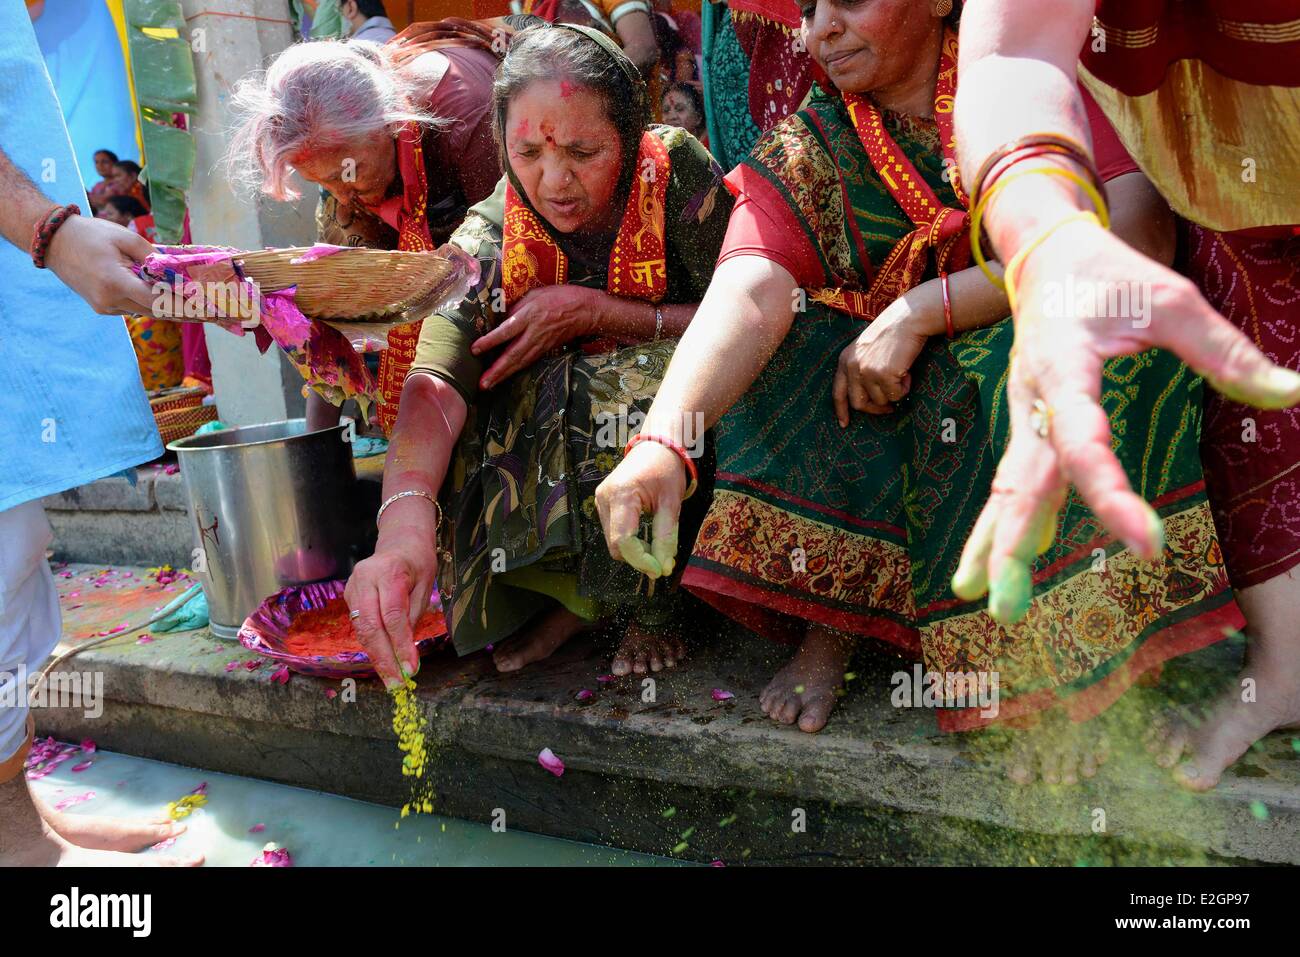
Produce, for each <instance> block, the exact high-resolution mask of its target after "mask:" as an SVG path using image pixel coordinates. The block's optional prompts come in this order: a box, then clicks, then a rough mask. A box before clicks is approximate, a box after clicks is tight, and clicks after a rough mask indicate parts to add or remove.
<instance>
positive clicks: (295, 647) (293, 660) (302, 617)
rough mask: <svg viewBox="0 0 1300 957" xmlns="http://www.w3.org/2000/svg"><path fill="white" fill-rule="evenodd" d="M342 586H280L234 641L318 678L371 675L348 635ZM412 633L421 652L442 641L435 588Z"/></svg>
mask: <svg viewBox="0 0 1300 957" xmlns="http://www.w3.org/2000/svg"><path fill="white" fill-rule="evenodd" d="M345 585H347V581H346V580H344V579H336V580H334V581H328V582H315V583H313V584H310V585H297V586H294V587H291V588H283V589H281V590H280V591H278V592H276V593H275V594H274V595H272V596H271V597H270V598H267V599H266V600H265V601H263V602H262V604H261V605H259V606H258V608H257V611H255V612H253V613H252V614H251V615H249V616H248V618H247V620H245V621H244V624H243V626H242V627H241V628H240V629H239V643H240V644H241V645H243V646H244V647H245V648H247V649H248V650H249V651H254V652H256V653H257V654H259V655H263V656H265V657H267V658H271V659H274V660H275V661H279V662H283V663H284V664H286V665H288V666H289V668H291V669H292V670H294V671H297V672H299V673H300V674H304V675H315V676H316V677H318V678H362V677H369V676H370V675H373V674H374V673H375V669H374V666H373V665H372V664H371V663H370V658H369V657H368V656H367V655H366V653H365V652H364V651H362V650H361V647H360V644H359V643H356V638H355V635H353V634H352V627H351V622H350V620H349V619H348V617H347V606H346V605H344V604H343V588H344V586H345ZM295 623H296V624H295ZM304 625H308V627H306V628H304V627H303V626H304ZM416 634H417V636H420V635H422V636H423V637H422V638H421V639H420V640H419V641H418V642H416V649H417V650H418V651H419V653H420V654H421V655H424V654H427V653H428V652H429V651H431V650H432V649H433V648H435V647H436V646H437V645H439V644H441V643H442V642H444V641H445V640H446V637H447V623H446V620H445V619H444V618H443V616H442V603H441V602H440V601H439V599H438V590H437V588H434V590H433V594H432V595H431V596H430V598H429V609H428V610H427V611H426V612H425V613H424V615H423V616H421V618H420V621H419V623H418V624H417V626H416ZM343 635H350V636H351V640H350V641H346V640H342V639H341V636H343ZM348 646H351V647H348Z"/></svg>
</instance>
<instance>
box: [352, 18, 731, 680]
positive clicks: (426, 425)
mask: <svg viewBox="0 0 1300 957" xmlns="http://www.w3.org/2000/svg"><path fill="white" fill-rule="evenodd" d="M493 96H494V108H495V123H496V129H495V132H496V137H497V143H498V145H499V147H500V149H501V150H502V168H503V169H505V170H506V171H507V175H506V177H505V178H504V179H503V180H502V181H501V183H500V184H499V185H498V187H497V189H496V191H495V192H494V193H493V195H492V196H491V197H489V198H488V199H487V200H485V201H484V202H482V203H480V204H478V205H477V206H474V207H472V208H471V209H470V211H469V214H468V215H467V217H466V219H465V222H464V224H463V225H462V226H461V227H460V228H459V229H458V230H457V231H456V232H455V234H454V235H453V236H452V240H451V241H452V242H453V243H454V244H456V245H458V246H460V247H461V248H462V249H464V250H465V251H466V252H468V253H470V254H471V255H472V256H474V257H475V258H476V259H477V260H478V263H479V266H480V270H481V275H480V277H479V280H478V282H477V284H476V285H475V287H474V288H473V289H472V291H471V293H470V295H469V296H468V297H467V298H466V299H465V300H464V301H463V302H461V303H460V304H459V305H458V306H457V307H455V308H452V309H449V310H446V311H444V312H442V313H440V314H438V315H435V316H432V317H430V318H429V319H426V320H425V322H424V326H423V329H422V330H421V335H420V343H419V348H418V350H417V352H416V357H415V361H414V363H413V365H412V368H411V372H410V374H409V375H408V377H407V379H406V383H405V386H404V388H403V391H402V397H401V403H400V407H399V413H398V419H397V423H396V427H395V430H394V435H393V438H392V447H391V449H390V451H389V454H388V459H387V463H386V467H385V471H384V495H385V508H384V509H383V510H382V511H381V521H380V525H379V540H378V544H377V546H376V550H375V554H374V555H373V556H372V557H370V558H368V559H366V560H365V561H363V562H361V563H360V564H359V565H358V566H357V568H356V570H355V571H354V573H353V575H352V578H351V579H350V580H349V582H348V586H347V591H346V593H345V597H346V599H347V602H348V606H349V608H351V609H352V613H353V615H354V617H356V628H357V633H358V636H359V638H360V639H361V642H362V644H363V645H364V647H365V648H366V649H367V651H368V652H369V653H370V654H371V656H372V659H373V660H374V661H375V663H376V666H377V670H378V671H379V673H380V675H381V676H383V677H384V678H385V680H386V681H387V682H389V684H390V685H391V684H392V683H393V682H394V681H396V680H398V675H399V674H402V673H407V674H413V673H414V671H415V669H416V668H417V667H418V663H419V662H418V658H417V656H416V654H415V648H414V644H413V643H412V634H411V628H412V625H413V623H414V622H415V621H416V620H417V619H418V617H419V615H420V614H421V613H422V612H423V610H424V606H425V605H426V604H427V602H428V598H429V593H430V588H431V586H432V584H433V582H434V579H435V575H436V579H437V584H438V590H439V593H440V595H441V599H442V603H443V609H444V612H445V613H446V616H447V622H448V626H449V628H450V633H451V639H452V641H453V643H454V645H455V647H456V650H457V651H458V652H459V653H460V654H462V655H463V654H468V653H470V652H473V651H477V650H479V649H482V648H489V649H491V650H493V651H494V658H495V662H496V665H497V667H498V668H499V669H500V670H502V671H513V670H516V669H518V668H521V667H523V666H524V665H526V664H528V663H529V662H531V661H535V660H537V659H539V658H543V657H545V656H546V655H548V654H550V653H551V652H552V651H553V650H554V649H555V648H557V647H559V645H560V644H562V643H563V642H564V641H565V640H567V639H568V638H569V637H570V636H571V635H573V634H574V633H576V632H577V631H578V630H579V629H580V628H581V627H583V625H584V624H585V623H588V622H592V621H596V620H610V619H617V620H621V623H625V624H626V626H627V630H626V637H625V638H624V639H623V643H622V644H621V645H620V647H619V650H618V652H617V653H616V655H615V659H614V663H613V670H614V672H615V673H617V674H626V673H628V672H633V671H635V672H638V673H641V672H645V671H647V670H652V671H658V670H660V669H661V668H662V667H665V666H672V665H673V664H675V663H676V661H677V660H678V659H680V658H681V657H682V656H683V655H684V653H685V649H684V646H683V644H682V642H681V640H680V637H679V636H677V635H675V634H673V633H672V631H671V627H670V625H671V623H672V618H673V610H674V608H675V606H676V602H677V599H678V598H679V595H678V593H677V592H676V589H675V586H674V585H673V584H672V583H658V584H659V587H658V588H657V589H656V588H655V584H656V583H654V582H651V581H650V580H649V579H647V578H645V577H643V576H642V575H641V573H640V572H637V571H635V570H633V569H632V568H630V567H628V566H627V565H626V564H621V563H619V562H615V561H613V560H612V559H610V558H609V557H608V556H607V555H606V554H605V552H604V550H603V549H602V548H601V539H602V535H601V530H600V525H599V521H598V519H597V517H596V512H595V503H594V493H595V488H596V486H597V485H598V484H599V483H600V482H601V480H602V479H604V477H605V476H606V475H607V474H608V473H609V471H610V470H611V469H612V468H613V467H614V465H615V464H617V462H618V458H619V452H620V450H621V449H622V448H623V444H624V443H625V442H626V441H627V437H628V432H629V431H635V429H636V426H637V425H638V424H639V422H640V419H641V417H642V416H643V415H644V413H645V410H646V409H647V408H648V407H649V404H650V401H651V399H652V398H653V396H654V393H655V390H656V389H657V388H658V385H659V382H660V380H661V378H662V376H663V371H664V369H665V368H666V367H667V364H668V359H669V357H670V356H671V355H672V350H673V346H674V345H675V341H676V340H675V338H674V337H676V336H679V335H681V333H682V331H683V330H685V328H686V327H687V325H688V324H689V323H690V321H691V317H692V316H693V315H694V314H695V309H696V307H697V305H698V303H699V301H700V298H701V297H702V296H703V293H704V290H705V289H706V288H707V286H708V281H709V276H710V274H711V272H712V268H713V263H714V261H715V260H716V258H717V254H718V249H719V247H720V245H721V242H722V237H723V235H724V233H725V231H726V223H727V218H728V215H729V213H730V210H731V205H732V201H731V196H730V194H729V193H728V192H727V191H726V189H725V188H723V186H722V170H721V169H720V168H719V167H718V166H717V164H716V163H714V162H713V160H712V157H710V156H709V154H708V152H707V151H706V150H705V149H704V147H702V146H701V145H700V144H699V142H698V141H696V140H695V139H694V138H693V137H692V136H690V135H689V134H687V133H686V132H685V131H683V130H680V129H677V128H674V127H663V126H647V122H648V118H649V111H648V108H647V99H646V91H645V87H644V84H643V83H642V82H641V78H640V75H639V74H638V73H637V72H636V68H635V67H633V66H632V64H631V62H630V61H629V60H628V59H627V58H626V57H624V56H623V54H622V53H621V51H619V49H618V47H617V46H616V45H615V44H614V43H612V42H611V41H610V40H609V39H607V38H606V37H604V36H603V35H602V34H600V33H598V32H597V31H593V30H588V29H586V28H584V27H577V26H572V25H559V26H554V27H551V26H545V27H535V28H532V29H529V30H526V31H524V32H522V33H520V34H518V35H517V36H516V37H515V39H514V41H513V42H512V44H511V47H510V52H509V53H508V54H507V56H506V58H505V60H504V61H503V63H502V65H501V67H500V69H499V70H498V73H497V79H496V83H495V86H494V90H493ZM695 440H696V441H695V447H696V448H697V449H701V450H702V442H703V435H702V434H701V435H698V436H696V437H695ZM704 498H705V496H701V498H700V500H699V502H698V506H697V514H696V516H695V520H696V522H697V523H698V520H699V518H700V516H701V515H702V513H703V510H704V508H705V507H706V505H707V503H706V502H704V501H703V500H704ZM688 546H689V541H687V542H684V543H683V548H686V547H688ZM663 557H664V558H667V556H663ZM685 557H686V556H685V552H683V554H682V556H681V561H678V562H677V564H678V565H681V564H683V563H684V559H685ZM646 558H649V556H646ZM659 567H660V564H659V563H658V562H656V563H655V568H659ZM665 585H666V586H667V587H665ZM525 625H528V626H529V627H528V628H527V630H526V633H525V634H524V635H522V636H520V637H518V638H516V639H514V640H512V641H510V642H508V643H507V644H506V645H504V646H503V647H500V648H496V647H495V646H496V644H497V643H498V642H501V641H502V640H503V639H506V638H508V637H510V636H511V635H512V634H514V633H515V632H516V631H518V630H519V629H521V628H523V627H524V626H525Z"/></svg>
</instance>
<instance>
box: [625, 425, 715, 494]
mask: <svg viewBox="0 0 1300 957" xmlns="http://www.w3.org/2000/svg"><path fill="white" fill-rule="evenodd" d="M638 442H657V443H659V444H660V445H662V446H663V447H664V448H666V449H670V450H671V451H672V452H673V453H675V454H676V456H677V457H678V458H679V459H681V460H682V464H683V465H685V466H686V475H687V476H688V477H689V478H690V481H689V482H688V483H687V485H686V494H685V495H683V496H682V501H686V499H688V498H690V497H691V496H692V495H694V494H695V490H696V489H697V488H699V485H700V472H699V470H698V469H697V468H696V467H695V462H694V461H693V460H692V459H691V457H690V455H689V454H687V452H686V450H685V449H684V448H682V447H681V445H679V444H678V443H676V442H674V441H673V440H672V439H670V438H668V437H667V436H666V435H652V434H649V433H646V432H638V433H637V434H636V435H634V436H632V438H630V439H629V440H628V443H627V445H626V446H624V448H623V454H624V455H627V453H629V452H631V451H632V446H634V445H636V444H637V443H638Z"/></svg>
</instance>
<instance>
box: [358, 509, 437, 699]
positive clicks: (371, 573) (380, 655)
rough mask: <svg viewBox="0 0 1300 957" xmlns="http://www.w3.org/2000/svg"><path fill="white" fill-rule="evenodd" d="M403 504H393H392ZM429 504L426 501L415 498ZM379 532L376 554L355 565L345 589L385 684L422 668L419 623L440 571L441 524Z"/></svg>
mask: <svg viewBox="0 0 1300 957" xmlns="http://www.w3.org/2000/svg"><path fill="white" fill-rule="evenodd" d="M403 504H405V503H402V502H397V503H394V506H393V507H394V509H396V508H397V506H400V505H403ZM422 504H423V505H424V506H425V507H426V508H427V503H414V508H413V509H412V512H414V510H415V509H417V508H419V506H420V505H422ZM400 520H401V518H400V517H399V518H397V519H394V520H391V522H390V527H392V529H393V530H392V531H391V532H384V533H383V534H381V535H380V539H379V542H378V544H377V545H376V547H375V553H374V554H373V555H371V556H370V557H369V558H367V559H365V560H364V561H362V562H359V563H358V564H357V567H356V568H355V569H353V571H352V577H351V578H349V579H348V584H347V587H346V588H345V589H344V591H343V599H344V601H346V602H347V606H348V608H349V609H350V610H351V611H353V612H360V615H359V616H358V617H357V618H356V619H355V620H354V621H353V623H352V624H353V627H354V628H355V630H356V633H357V640H358V641H360V642H361V647H362V648H364V649H365V651H366V654H367V655H369V656H370V660H371V662H372V663H373V664H374V666H375V671H376V672H377V673H378V675H379V677H380V678H381V679H382V680H383V682H384V685H385V687H387V688H389V689H392V688H395V687H398V686H400V685H401V684H402V681H403V678H404V676H414V675H415V673H416V672H417V671H419V670H420V655H419V652H418V651H417V650H416V647H415V624H416V622H418V621H419V620H420V616H421V615H423V614H424V611H425V608H426V607H427V606H428V604H429V593H430V592H431V591H432V590H433V580H434V575H436V574H437V571H438V551H437V545H436V535H437V529H436V528H435V526H434V523H433V522H432V521H422V522H416V523H413V524H411V525H405V524H402V525H399V524H398V522H399V521H400Z"/></svg>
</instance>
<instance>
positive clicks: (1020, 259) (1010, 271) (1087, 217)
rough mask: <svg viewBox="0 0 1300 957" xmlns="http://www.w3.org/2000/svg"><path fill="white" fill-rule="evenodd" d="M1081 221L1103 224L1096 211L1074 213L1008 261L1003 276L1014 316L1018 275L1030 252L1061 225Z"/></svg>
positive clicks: (1041, 234) (1048, 228)
mask: <svg viewBox="0 0 1300 957" xmlns="http://www.w3.org/2000/svg"><path fill="white" fill-rule="evenodd" d="M1079 222H1090V223H1092V224H1093V225H1094V226H1101V220H1100V219H1098V218H1097V214H1096V213H1087V212H1083V213H1074V214H1073V215H1070V216H1066V217H1065V218H1064V219H1062V220H1060V221H1059V222H1057V223H1055V224H1053V225H1051V226H1049V227H1047V229H1045V230H1043V231H1042V232H1041V233H1039V234H1038V237H1037V238H1036V239H1035V240H1033V242H1029V243H1026V244H1025V245H1023V246H1021V247H1020V251H1019V252H1017V253H1016V254H1015V255H1014V256H1012V257H1011V262H1009V263H1007V268H1006V269H1004V270H1003V271H1002V277H1003V279H1004V280H1005V282H1006V287H1007V302H1008V303H1009V304H1010V305H1011V314H1012V315H1013V316H1014V315H1015V314H1016V283H1017V282H1018V280H1017V278H1016V277H1017V276H1018V275H1019V274H1020V270H1021V269H1023V268H1024V265H1025V260H1026V259H1028V258H1029V254H1030V253H1032V252H1033V251H1034V250H1035V249H1037V248H1038V247H1039V246H1041V245H1042V244H1043V243H1045V242H1047V240H1048V239H1050V238H1051V237H1052V236H1053V235H1054V234H1055V233H1056V231H1057V230H1058V229H1060V228H1061V227H1063V226H1068V225H1070V224H1071V223H1079ZM1102 228H1105V227H1102Z"/></svg>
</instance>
